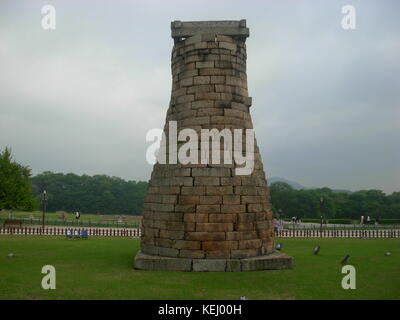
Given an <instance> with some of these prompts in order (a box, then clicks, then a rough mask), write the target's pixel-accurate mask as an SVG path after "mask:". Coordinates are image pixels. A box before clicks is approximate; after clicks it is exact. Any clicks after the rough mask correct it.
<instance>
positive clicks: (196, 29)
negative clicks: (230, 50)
mask: <svg viewBox="0 0 400 320" xmlns="http://www.w3.org/2000/svg"><path fill="white" fill-rule="evenodd" d="M198 34H215V35H217V34H218V35H224V36H236V37H242V38H244V39H246V38H247V37H248V36H249V28H246V20H236V21H234V20H233V21H232V20H231V21H229V20H223V21H179V20H175V21H172V22H171V36H172V38H174V39H175V40H178V39H180V38H187V37H191V36H194V35H198Z"/></svg>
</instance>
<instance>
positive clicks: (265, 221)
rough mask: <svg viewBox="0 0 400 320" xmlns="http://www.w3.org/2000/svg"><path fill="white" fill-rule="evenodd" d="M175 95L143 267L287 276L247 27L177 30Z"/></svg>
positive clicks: (145, 226) (139, 265)
mask: <svg viewBox="0 0 400 320" xmlns="http://www.w3.org/2000/svg"><path fill="white" fill-rule="evenodd" d="M171 30H172V38H173V39H174V47H173V50H172V78H173V79H172V80H173V81H172V94H171V101H170V104H169V108H168V111H167V117H166V124H165V127H164V134H163V136H162V140H161V147H160V149H159V152H158V154H157V160H158V162H157V163H156V164H155V165H154V168H153V172H152V175H151V180H150V182H149V187H148V193H147V196H146V198H145V201H144V209H143V223H142V238H141V247H140V251H139V252H138V254H137V255H136V257H135V261H134V267H135V268H136V269H147V270H181V271H249V270H264V269H287V268H291V267H292V258H291V257H289V256H287V255H285V254H282V253H278V252H275V239H274V227H273V223H272V210H271V203H270V199H269V191H268V186H267V182H266V178H265V173H264V170H263V165H262V161H261V157H260V153H259V150H258V147H257V143H256V141H255V139H254V133H253V124H252V121H251V116H250V112H249V108H250V106H251V104H252V100H251V98H250V97H249V96H248V88H247V75H246V44H245V41H246V38H247V37H248V36H249V29H248V28H247V27H246V20H240V21H198V22H197V21H196V22H181V21H174V22H172V23H171Z"/></svg>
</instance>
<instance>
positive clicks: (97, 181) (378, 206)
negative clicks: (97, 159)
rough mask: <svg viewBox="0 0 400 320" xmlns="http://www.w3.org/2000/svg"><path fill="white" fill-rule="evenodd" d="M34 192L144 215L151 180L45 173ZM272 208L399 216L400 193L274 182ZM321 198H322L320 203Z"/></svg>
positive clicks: (54, 202)
mask: <svg viewBox="0 0 400 320" xmlns="http://www.w3.org/2000/svg"><path fill="white" fill-rule="evenodd" d="M31 182H32V184H33V186H32V188H33V195H34V197H35V198H36V201H37V204H39V206H38V207H39V208H41V196H42V192H43V190H46V191H47V194H48V205H47V210H48V211H52V212H54V211H57V210H64V211H67V212H72V211H80V212H81V213H99V214H131V215H132V214H133V215H141V214H142V208H143V199H144V196H145V194H146V191H147V182H142V181H139V182H136V181H125V180H123V179H121V178H117V177H110V176H106V175H95V176H88V175H82V176H79V175H76V174H73V173H69V174H63V173H53V172H44V173H42V174H39V175H37V176H35V177H33V178H31ZM270 194H271V200H272V206H273V210H274V211H275V212H277V211H278V210H279V209H281V210H282V213H283V214H284V215H285V216H286V217H292V216H297V217H299V218H319V217H320V216H321V215H323V216H325V217H326V218H352V219H359V217H360V216H361V215H365V216H367V215H370V216H372V217H376V216H381V217H382V218H400V192H394V193H392V194H391V195H385V194H384V193H383V192H382V191H380V190H362V191H356V192H351V193H349V192H334V191H333V190H331V189H329V188H319V189H306V190H296V189H294V188H293V187H291V186H290V185H289V184H287V183H285V182H274V183H272V184H271V185H270ZM321 198H322V199H323V201H322V203H321Z"/></svg>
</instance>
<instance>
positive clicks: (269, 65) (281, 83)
mask: <svg viewBox="0 0 400 320" xmlns="http://www.w3.org/2000/svg"><path fill="white" fill-rule="evenodd" d="M46 4H51V5H53V6H54V7H55V9H56V18H57V20H56V30H52V31H49V30H43V28H42V26H41V20H42V17H43V14H42V13H41V9H42V6H43V5H46ZM346 4H351V5H353V6H354V7H355V9H356V30H344V29H343V28H342V27H341V20H342V18H343V16H344V15H343V14H342V12H341V9H342V7H343V6H344V5H346ZM399 9H400V3H399V2H398V1H397V0H393V1H377V0H376V1H372V0H363V1H353V0H346V1H329V2H328V1H323V2H322V1H316V0H314V1H279V2H278V1H261V0H260V1H251V0H247V1H233V0H232V1H224V0H222V1H215V0H210V1H208V0H202V1H188V0H186V1H161V0H160V1H152V0H146V1H134V0H131V1H127V0H126V1H123V0H114V1H89V0H79V1H74V0H63V1H54V0H47V1H41V0H37V1H22V0H18V1H17V0H9V1H8V0H1V2H0V149H4V147H5V146H11V147H12V150H13V154H14V158H15V159H16V160H17V161H19V162H22V163H23V164H26V165H29V166H30V167H31V169H32V172H33V174H37V173H40V172H42V171H46V170H50V171H54V172H64V173H67V172H74V173H77V174H83V173H86V174H90V175H92V174H99V173H102V174H108V175H113V176H119V177H122V178H125V179H135V180H148V179H149V176H150V173H151V169H152V167H151V165H149V164H147V162H146V159H145V152H146V148H147V147H148V146H149V145H150V143H146V141H145V135H146V132H147V131H148V130H150V129H152V128H162V127H163V125H164V120H165V114H166V111H167V107H168V103H169V99H170V91H171V71H170V54H171V49H172V46H173V40H172V39H171V37H170V22H171V21H173V20H183V21H185V20H186V21H192V20H239V19H247V26H248V27H249V28H250V38H248V40H247V54H248V70H247V73H248V82H249V91H250V96H252V97H253V106H252V109H251V112H252V117H253V122H254V126H255V130H256V136H257V140H258V143H259V146H260V150H261V152H262V157H263V161H264V166H265V168H266V172H267V176H269V177H274V176H275V177H276V176H279V177H285V178H287V179H290V180H295V181H297V182H299V183H301V184H303V185H306V186H316V187H322V186H328V187H331V188H345V189H350V190H359V189H372V188H377V189H382V190H384V191H385V192H388V193H389V192H393V191H396V190H397V191H400V148H399V138H400V63H399V62H400V60H399V57H400V19H399V18H398V13H399Z"/></svg>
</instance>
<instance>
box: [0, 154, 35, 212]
mask: <svg viewBox="0 0 400 320" xmlns="http://www.w3.org/2000/svg"><path fill="white" fill-rule="evenodd" d="M30 176H31V170H30V169H29V167H27V166H23V165H21V164H19V163H17V162H16V161H14V160H13V159H12V155H11V149H10V148H8V147H6V148H5V150H4V151H3V152H0V209H13V210H24V211H32V210H34V209H35V208H36V206H37V203H36V201H35V199H34V198H33V196H32V190H31V183H30V181H29V178H30Z"/></svg>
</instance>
